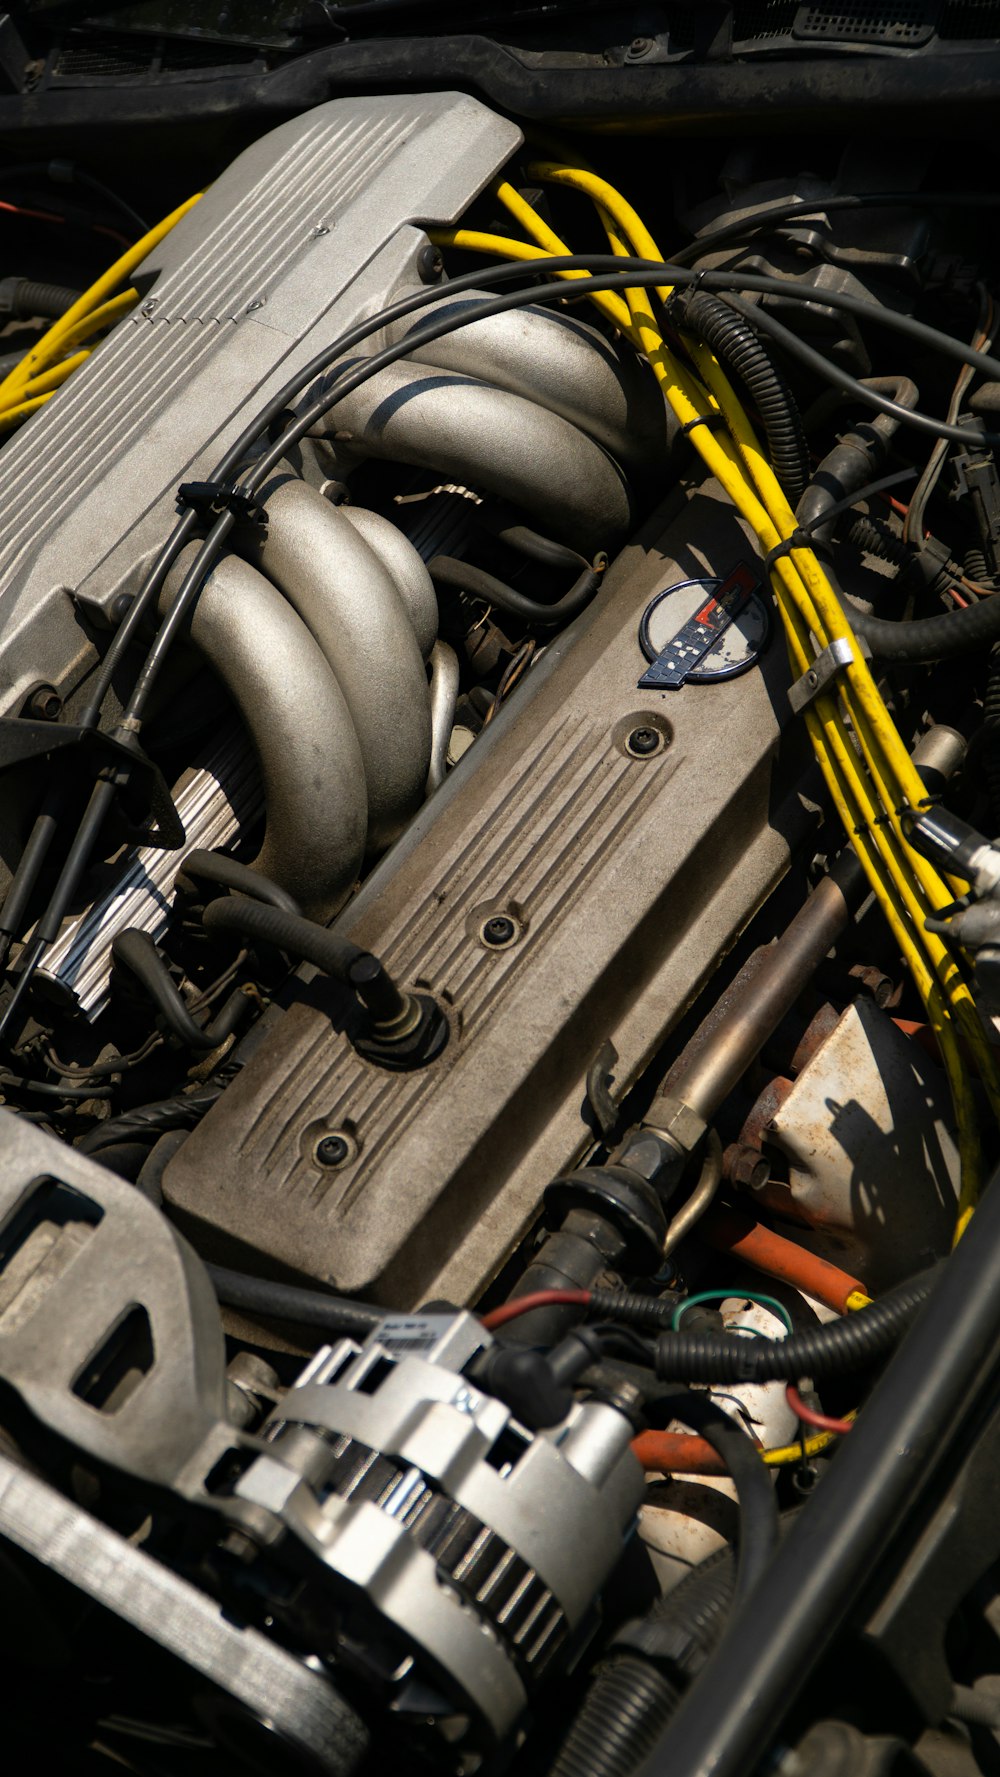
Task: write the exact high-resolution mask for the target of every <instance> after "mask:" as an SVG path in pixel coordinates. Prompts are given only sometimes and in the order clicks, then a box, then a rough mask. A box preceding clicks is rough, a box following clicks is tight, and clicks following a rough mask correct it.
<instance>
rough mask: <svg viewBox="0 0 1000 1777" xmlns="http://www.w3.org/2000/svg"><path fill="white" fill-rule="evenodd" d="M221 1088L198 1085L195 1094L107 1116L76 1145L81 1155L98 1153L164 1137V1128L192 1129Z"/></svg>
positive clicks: (179, 1095)
mask: <svg viewBox="0 0 1000 1777" xmlns="http://www.w3.org/2000/svg"><path fill="white" fill-rule="evenodd" d="M221 1091H222V1088H221V1086H201V1087H199V1089H198V1091H197V1092H181V1093H178V1094H177V1096H176V1098H161V1099H158V1100H157V1102H156V1103H155V1104H143V1105H139V1106H138V1107H137V1108H136V1109H135V1110H134V1111H123V1112H122V1114H121V1116H120V1117H109V1118H108V1120H107V1122H106V1123H98V1125H97V1127H96V1128H95V1129H90V1130H88V1131H87V1134H86V1135H85V1136H84V1137H83V1140H82V1141H79V1142H77V1144H76V1147H77V1152H78V1153H80V1154H98V1153H100V1151H101V1149H102V1148H109V1147H114V1146H116V1145H117V1143H119V1142H125V1141H132V1140H133V1139H135V1138H144V1137H149V1138H150V1139H151V1140H155V1138H156V1137H157V1136H159V1135H162V1134H163V1131H164V1130H165V1129H193V1128H194V1127H195V1124H196V1123H200V1122H201V1119H202V1117H203V1116H204V1115H205V1113H206V1111H210V1110H211V1108H212V1106H213V1104H214V1103H215V1101H216V1099H217V1098H218V1097H219V1094H220V1093H221Z"/></svg>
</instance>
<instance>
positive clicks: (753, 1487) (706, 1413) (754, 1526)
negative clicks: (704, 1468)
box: [674, 1340, 778, 1598]
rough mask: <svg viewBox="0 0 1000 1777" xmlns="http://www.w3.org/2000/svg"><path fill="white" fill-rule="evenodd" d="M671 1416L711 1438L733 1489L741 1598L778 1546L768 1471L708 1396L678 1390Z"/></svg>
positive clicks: (737, 1593) (728, 1416) (744, 1436)
mask: <svg viewBox="0 0 1000 1777" xmlns="http://www.w3.org/2000/svg"><path fill="white" fill-rule="evenodd" d="M746 1343H747V1344H752V1343H754V1341H752V1340H747V1341H746ZM674 1417H676V1418H678V1419H680V1420H682V1421H683V1423H684V1424H685V1425H689V1426H690V1427H691V1430H692V1431H694V1432H697V1433H698V1434H699V1435H700V1436H701V1437H703V1438H704V1439H705V1441H706V1443H709V1444H711V1446H712V1449H713V1450H714V1451H715V1453H716V1455H717V1456H718V1457H720V1459H721V1460H722V1462H723V1463H724V1464H725V1467H726V1472H727V1474H728V1475H729V1478H730V1480H731V1481H732V1483H733V1486H734V1487H735V1489H736V1504H737V1507H738V1509H739V1538H738V1545H737V1552H736V1585H735V1596H736V1598H745V1597H746V1595H747V1593H748V1592H752V1591H753V1588H754V1587H755V1586H756V1584H757V1581H758V1580H759V1579H760V1576H761V1574H762V1573H763V1572H764V1570H765V1568H766V1567H768V1566H769V1564H770V1561H771V1558H772V1556H773V1554H774V1551H775V1549H776V1548H777V1546H778V1507H777V1502H776V1500H775V1497H774V1487H773V1485H772V1483H771V1476H770V1474H769V1473H768V1470H767V1468H766V1466H765V1464H764V1462H763V1461H762V1459H761V1455H760V1451H759V1450H758V1448H757V1446H756V1444H755V1443H754V1442H753V1440H752V1438H751V1436H750V1434H749V1432H747V1431H745V1430H744V1428H743V1426H742V1425H741V1424H740V1422H739V1420H737V1419H734V1418H733V1416H732V1415H731V1414H729V1413H727V1412H725V1411H724V1409H723V1408H722V1407H720V1406H719V1404H718V1402H717V1401H713V1400H711V1399H710V1398H709V1396H707V1395H703V1394H694V1393H691V1392H685V1393H683V1394H682V1395H680V1396H678V1399H677V1407H676V1412H675V1415H674Z"/></svg>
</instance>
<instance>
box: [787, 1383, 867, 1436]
mask: <svg viewBox="0 0 1000 1777" xmlns="http://www.w3.org/2000/svg"><path fill="white" fill-rule="evenodd" d="M785 1399H786V1401H787V1402H788V1405H789V1406H790V1407H791V1409H792V1412H793V1413H794V1414H795V1416H796V1418H798V1419H801V1421H802V1423H803V1425H812V1426H815V1428H816V1430H817V1431H833V1432H836V1433H837V1435H838V1437H842V1436H843V1435H844V1434H845V1433H846V1432H849V1431H850V1429H851V1423H852V1422H851V1420H850V1419H830V1418H829V1417H828V1416H827V1414H826V1413H814V1412H813V1409H812V1407H807V1406H806V1404H805V1401H804V1400H803V1399H802V1396H801V1395H800V1393H799V1391H798V1389H797V1388H796V1387H795V1384H794V1383H793V1382H790V1383H789V1384H788V1387H787V1388H786V1389H785Z"/></svg>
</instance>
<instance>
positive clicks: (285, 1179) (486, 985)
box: [164, 484, 811, 1307]
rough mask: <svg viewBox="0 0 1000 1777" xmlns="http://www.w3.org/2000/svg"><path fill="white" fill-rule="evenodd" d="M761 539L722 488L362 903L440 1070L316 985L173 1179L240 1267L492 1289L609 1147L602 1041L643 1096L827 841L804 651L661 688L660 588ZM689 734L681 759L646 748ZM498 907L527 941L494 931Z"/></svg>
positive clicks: (476, 764) (673, 521)
mask: <svg viewBox="0 0 1000 1777" xmlns="http://www.w3.org/2000/svg"><path fill="white" fill-rule="evenodd" d="M749 553H750V545H749V543H748V540H747V537H746V535H745V533H744V531H743V529H742V527H741V525H740V522H739V520H738V519H737V518H736V517H735V516H734V514H733V512H732V509H731V508H730V507H729V506H728V505H727V504H726V503H725V502H724V501H723V500H722V498H721V497H720V495H719V492H718V490H716V489H714V488H713V487H712V485H711V484H708V485H706V486H704V487H701V488H699V489H698V490H697V492H696V493H695V494H694V495H693V496H692V497H691V498H690V499H689V500H686V499H685V498H684V497H683V496H680V495H678V496H677V497H676V498H675V500H674V502H673V504H672V508H671V510H670V513H669V517H668V518H665V517H664V515H663V514H660V515H659V516H658V517H657V518H656V519H655V520H653V521H651V523H650V525H649V526H648V527H647V529H646V531H645V532H644V533H643V534H641V535H640V537H639V538H638V539H637V542H636V543H635V544H634V545H632V546H630V547H629V549H628V550H626V551H625V553H624V554H623V555H622V556H621V557H620V558H619V560H618V561H617V562H616V563H615V564H614V565H613V566H612V567H611V568H610V569H609V571H608V573H607V575H606V576H605V580H604V583H603V585H602V588H601V591H600V593H599V594H598V596H597V598H596V599H595V601H594V603H593V605H592V606H591V607H590V608H589V609H588V610H587V611H586V612H584V613H583V614H582V616H581V617H580V618H579V619H578V620H577V621H576V623H575V624H574V625H573V626H572V628H571V629H569V630H567V631H566V632H565V633H564V634H562V635H560V636H558V637H557V638H556V639H555V640H553V641H552V642H551V643H550V644H549V646H548V647H547V649H546V650H545V653H544V656H543V657H542V659H541V660H539V661H538V662H537V664H536V665H535V666H534V667H533V669H532V671H531V673H530V674H528V676H527V677H526V679H525V680H524V682H523V684H522V685H521V686H520V687H519V688H518V691H517V693H516V695H515V696H514V697H512V698H511V700H510V702H509V703H506V704H505V705H504V707H503V708H502V709H501V711H500V713H499V714H498V716H497V718H496V720H495V721H494V722H492V723H491V724H490V726H489V728H488V729H487V730H486V732H485V734H484V735H483V736H482V737H481V738H480V739H479V740H477V741H476V743H475V745H474V746H473V747H472V749H471V750H470V752H469V753H468V754H467V755H466V756H465V757H464V758H463V759H462V761H461V762H460V764H459V765H458V766H457V767H456V768H455V770H454V771H452V772H451V773H450V774H449V777H448V779H447V781H446V783H445V784H444V785H442V787H441V789H440V790H439V791H438V792H437V793H436V794H435V796H434V797H433V798H432V799H431V801H430V802H429V803H428V804H427V806H426V808H425V809H423V810H422V811H421V812H420V814H419V815H418V816H417V817H416V819H415V821H414V822H413V823H412V825H411V827H410V828H409V829H408V831H407V832H406V833H405V834H404V835H403V837H402V838H401V839H400V840H399V841H398V842H397V844H396V845H395V846H394V848H393V849H392V851H391V852H390V853H389V855H388V856H387V857H386V858H385V859H384V861H383V862H382V863H381V864H380V865H379V866H378V868H377V869H376V870H375V871H374V872H373V874H372V875H371V876H370V877H369V879H368V881H367V882H366V884H365V885H364V887H363V888H362V890H361V892H360V893H359V894H358V895H357V896H356V897H355V898H354V900H353V901H351V903H350V904H349V907H348V908H347V909H346V910H345V912H344V913H343V914H342V915H341V917H340V919H339V920H338V923H337V929H338V931H341V932H342V933H343V934H344V936H350V937H351V938H352V939H353V940H354V941H355V942H357V943H361V944H363V945H364V946H365V947H366V948H369V949H373V950H374V951H375V952H376V953H377V954H378V955H379V956H381V957H383V958H384V959H385V962H386V966H387V967H388V968H389V969H390V970H391V971H392V973H393V976H394V978H396V979H398V980H400V981H401V982H403V983H405V984H406V985H407V986H408V987H410V988H413V989H417V988H419V989H421V990H423V991H427V992H433V993H434V995H435V997H437V998H438V999H439V1001H440V1002H441V1003H442V1004H444V1005H446V1006H447V1007H448V1008H449V1018H450V1020H451V1025H452V1031H451V1037H450V1040H449V1043H448V1047H447V1049H446V1050H445V1052H444V1054H443V1055H442V1056H441V1057H440V1059H439V1060H438V1061H436V1062H434V1063H433V1064H432V1065H431V1066H430V1067H429V1068H427V1069H424V1070H423V1071H422V1072H421V1073H420V1074H411V1075H408V1076H400V1077H395V1078H389V1077H388V1076H387V1075H386V1074H385V1073H384V1072H382V1071H377V1070H375V1069H374V1068H370V1067H368V1066H366V1065H365V1063H364V1061H363V1060H361V1059H359V1057H358V1056H357V1055H356V1054H355V1053H354V1051H353V1050H352V1048H351V1045H350V1044H349V1042H348V1041H347V1040H346V1038H345V1037H344V1036H343V1035H342V1034H341V1032H340V1031H339V1030H338V1029H337V1024H338V1022H339V1019H338V1012H337V1007H338V1004H339V1002H338V1001H337V999H336V997H335V995H336V990H335V989H334V988H333V987H328V986H325V985H323V984H321V983H319V982H315V981H314V982H312V983H310V985H309V986H308V987H305V988H304V989H302V988H296V989H293V992H294V997H295V1002H296V1003H294V1004H292V1005H291V1006H290V1008H289V1009H288V1010H287V1011H285V1012H284V1013H282V1012H281V1011H280V1010H279V1009H278V1008H275V1009H274V1010H273V1011H272V1012H271V1013H269V1014H267V1015H266V1016H265V1019H264V1020H263V1021H262V1023H261V1024H260V1025H258V1026H257V1028H256V1030H255V1031H254V1033H253V1043H252V1045H251V1044H250V1043H248V1044H247V1045H246V1065H245V1066H244V1067H243V1068H242V1069H241V1071H240V1073H239V1074H238V1075H237V1077H236V1078H235V1080H234V1081H233V1082H232V1084H231V1085H230V1086H229V1087H228V1088H227V1090H226V1092H225V1093H224V1094H223V1097H222V1098H221V1099H220V1101H219V1103H218V1104H217V1105H216V1106H214V1107H213V1109H212V1111H210V1112H209V1114H208V1116H207V1117H206V1119H205V1120H204V1122H203V1123H202V1124H201V1125H200V1127H199V1128H198V1129H197V1130H196V1131H195V1132H194V1133H193V1134H192V1135H191V1136H190V1137H189V1138H188V1140H187V1141H186V1142H185V1143H184V1145H183V1147H182V1148H181V1149H180V1150H179V1152H178V1153H177V1154H176V1155H175V1156H174V1157H173V1159H172V1160H171V1163H170V1165H169V1167H168V1168H167V1170H166V1173H165V1176H164V1192H165V1196H166V1199H167V1201H168V1202H169V1204H170V1206H171V1211H172V1213H173V1214H174V1215H175V1216H176V1217H177V1218H178V1219H179V1220H180V1221H182V1222H183V1224H184V1225H185V1226H186V1227H189V1228H192V1229H193V1230H195V1231H196V1232H198V1234H199V1238H203V1239H204V1240H205V1241H206V1243H207V1242H209V1241H211V1244H212V1249H213V1251H214V1252H216V1253H217V1254H218V1256H219V1257H220V1258H222V1257H223V1256H224V1254H225V1253H226V1252H228V1253H229V1254H230V1255H231V1256H232V1257H234V1258H235V1259H238V1260H239V1261H240V1262H242V1263H243V1265H244V1266H245V1265H246V1264H247V1263H248V1262H249V1261H250V1260H251V1258H252V1257H253V1256H254V1255H255V1254H261V1253H263V1254H267V1255H268V1256H269V1258H270V1260H271V1262H272V1263H274V1264H279V1265H281V1266H282V1267H283V1268H284V1269H285V1271H286V1272H287V1273H289V1274H291V1275H292V1276H295V1275H297V1276H299V1277H305V1278H314V1279H321V1280H323V1281H325V1282H328V1283H329V1282H331V1281H332V1280H334V1279H335V1280H336V1282H337V1285H338V1287H340V1288H343V1289H345V1290H347V1291H349V1292H351V1293H354V1292H356V1291H361V1290H363V1291H366V1292H369V1293H370V1294H371V1295H372V1296H373V1297H374V1299H376V1300H381V1301H387V1302H393V1303H395V1304H397V1305H399V1306H403V1307H405V1306H408V1305H410V1304H412V1303H414V1302H419V1301H422V1300H427V1299H428V1298H430V1297H431V1296H435V1297H437V1296H445V1297H448V1298H449V1299H450V1300H452V1301H468V1300H474V1299H475V1298H476V1296H477V1295H478V1293H479V1292H481V1291H482V1289H483V1288H484V1287H485V1285H486V1283H487V1282H488V1281H489V1280H490V1279H491V1278H492V1277H493V1276H495V1274H496V1272H497V1270H498V1269H499V1267H500V1266H501V1265H502V1263H503V1261H504V1258H505V1256H506V1254H507V1253H508V1252H510V1251H511V1250H512V1249H513V1247H514V1246H515V1245H516V1243H517V1242H518V1241H519V1240H520V1239H521V1238H523V1236H524V1234H525V1233H526V1232H527V1230H528V1229H529V1228H530V1227H531V1225H532V1224H533V1222H534V1221H535V1219H536V1217H537V1213H538V1208H539V1201H540V1197H541V1193H542V1190H543V1189H544V1187H545V1185H546V1184H547V1183H548V1181H549V1180H550V1179H553V1178H557V1177H560V1176H563V1175H564V1174H566V1173H568V1172H571V1171H573V1170H574V1168H575V1166H576V1165H578V1164H579V1162H580V1161H581V1160H582V1159H583V1158H584V1156H585V1155H586V1153H587V1152H588V1149H589V1148H590V1147H591V1146H592V1143H593V1130H592V1122H591V1114H590V1112H589V1110H588V1107H587V1099H586V1090H585V1082H586V1076H587V1072H588V1068H589V1066H590V1063H591V1061H592V1060H593V1055H594V1033H595V1031H599V1032H601V1033H602V1035H604V1036H606V1037H607V1038H608V1039H610V1041H611V1042H613V1043H614V1046H615V1049H616V1050H617V1052H618V1057H619V1060H618V1063H617V1065H616V1069H615V1073H616V1092H617V1093H618V1094H619V1096H622V1095H624V1094H625V1093H626V1092H627V1091H628V1090H629V1089H630V1088H631V1086H632V1085H633V1084H634V1083H635V1081H636V1079H637V1078H638V1076H639V1074H640V1073H641V1071H642V1070H643V1069H644V1068H645V1067H647V1066H648V1065H649V1062H650V1060H651V1058H652V1057H653V1055H654V1054H655V1053H656V1051H657V1048H658V1046H659V1044H660V1043H661V1042H662V1041H663V1039H664V1037H665V1036H666V1034H667V1033H668V1032H669V1030H670V1029H671V1027H672V1026H673V1025H674V1024H675V1023H676V1022H677V1021H678V1020H679V1018H680V1017H681V1016H682V1015H683V1013H684V1012H685V1010H686V1009H687V1007H688V1006H690V1004H691V1003H692V1001H693V1000H694V998H695V997H696V996H697V994H698V993H699V992H700V991H701V990H702V988H703V987H704V985H705V981H706V978H707V973H708V971H709V970H710V969H711V968H712V966H713V965H714V960H715V959H716V958H717V957H718V956H719V955H720V954H724V953H725V952H726V950H727V949H728V948H729V947H730V946H731V944H732V943H733V942H734V940H735V938H736V936H737V935H738V934H739V932H740V931H742V930H743V928H744V927H745V926H746V924H747V922H748V921H749V919H750V918H751V917H752V916H753V914H754V913H755V912H756V910H757V909H758V908H759V907H760V906H761V905H762V904H763V902H764V901H765V899H766V898H767V896H768V895H769V894H770V892H771V890H772V889H773V887H774V886H775V884H776V883H777V881H779V880H780V878H781V877H782V875H783V874H784V872H785V870H786V868H787V865H788V861H789V856H790V847H791V846H792V845H794V844H795V843H797V842H798V841H799V840H800V839H802V838H804V837H805V834H806V832H807V831H808V830H809V826H810V821H811V815H810V812H809V809H808V807H806V806H804V805H803V801H802V799H801V797H800V796H799V794H798V789H799V784H800V781H801V772H802V770H803V767H804V764H805V760H806V742H805V740H804V739H803V737H802V736H801V735H800V734H799V732H798V729H797V728H793V727H792V725H791V720H790V717H788V715H787V702H786V699H785V696H784V690H785V686H786V685H787V679H788V667H787V662H786V660H785V658H784V655H783V653H782V651H781V649H780V648H778V647H777V646H776V645H775V646H773V647H772V648H771V649H770V650H768V652H767V653H766V654H765V655H764V657H763V660H762V663H761V665H760V667H757V668H755V669H754V670H753V671H752V672H749V673H746V674H744V675H743V676H742V677H740V678H736V679H732V680H729V681H726V682H724V683H719V684H717V685H714V686H712V687H705V686H686V687H684V689H682V690H680V691H676V692H672V693H668V692H660V693H656V692H653V693H649V692H644V691H643V692H640V691H638V690H637V684H638V680H639V678H640V676H641V674H642V672H643V670H644V665H643V661H644V657H643V655H642V652H641V648H640V645H639V640H638V630H639V623H640V620H641V618H642V615H643V612H644V611H645V609H646V607H647V605H648V604H649V602H650V600H651V599H652V598H654V597H655V596H656V595H657V593H658V592H659V591H661V590H662V589H664V588H665V587H667V586H669V585H671V584H675V583H677V582H679V581H680V580H683V579H688V578H691V577H692V576H695V575H705V574H709V573H713V572H714V573H725V572H727V571H728V570H729V568H730V566H731V565H732V564H733V563H735V562H737V561H740V560H743V559H746V557H747V555H748V554H749ZM785 723H787V726H788V731H787V733H785V734H784V735H783V734H782V726H783V724H785ZM661 725H662V729H661V731H662V732H664V733H666V734H668V735H669V737H670V738H669V744H667V745H666V746H664V747H663V749H662V750H661V751H659V752H657V753H655V754H654V755H652V756H651V757H649V758H644V759H638V758H635V757H633V756H632V755H631V754H630V753H629V752H628V750H627V747H626V740H627V737H628V736H629V734H631V733H632V732H633V731H634V730H635V729H636V728H637V727H646V726H654V727H658V728H660V727H661ZM779 741H780V742H781V745H780V747H779ZM495 914H496V915H499V914H504V915H508V916H510V917H511V918H512V919H515V920H516V922H517V924H518V926H519V929H520V936H519V938H518V940H517V942H515V943H510V944H508V945H506V946H504V947H501V948H492V947H490V946H488V945H484V944H483V943H482V941H481V937H480V933H481V930H482V924H483V920H484V919H485V918H487V917H492V916H493V915H495ZM346 1127H349V1128H350V1129H351V1131H352V1133H353V1134H354V1137H355V1140H356V1141H357V1147H358V1152H357V1155H356V1157H354V1158H353V1159H351V1160H350V1161H348V1162H347V1163H346V1164H345V1165H343V1166H340V1167H337V1168H330V1167H327V1168H325V1169H324V1168H322V1167H320V1166H319V1165H318V1163H317V1161H316V1158H315V1155H316V1143H317V1141H318V1140H319V1139H320V1138H321V1137H322V1136H324V1135H326V1134H327V1133H329V1132H331V1131H337V1130H343V1129H344V1128H346Z"/></svg>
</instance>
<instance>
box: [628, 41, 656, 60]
mask: <svg viewBox="0 0 1000 1777" xmlns="http://www.w3.org/2000/svg"><path fill="white" fill-rule="evenodd" d="M652 47H653V39H652V37H633V39H632V41H631V43H630V44H629V46H628V53H629V55H630V56H647V55H648V54H649V52H650V50H651V49H652Z"/></svg>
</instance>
